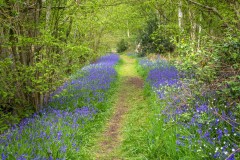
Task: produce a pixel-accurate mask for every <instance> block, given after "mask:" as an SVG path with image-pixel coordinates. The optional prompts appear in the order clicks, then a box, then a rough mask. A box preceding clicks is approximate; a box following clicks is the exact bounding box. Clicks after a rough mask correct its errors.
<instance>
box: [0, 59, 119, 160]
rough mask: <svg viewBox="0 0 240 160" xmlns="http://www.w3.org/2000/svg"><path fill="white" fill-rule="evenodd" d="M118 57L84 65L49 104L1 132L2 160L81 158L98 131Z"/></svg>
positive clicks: (114, 76) (0, 148)
mask: <svg viewBox="0 0 240 160" xmlns="http://www.w3.org/2000/svg"><path fill="white" fill-rule="evenodd" d="M118 59H119V57H118V55H115V54H112V55H107V56H104V57H101V58H100V59H99V60H98V61H97V62H96V63H95V64H91V65H88V66H85V67H84V68H83V69H81V70H79V71H78V72H77V74H74V75H73V77H72V78H71V80H69V82H67V83H65V85H64V86H62V87H61V88H60V89H59V90H58V91H57V92H59V93H58V94H56V95H54V97H53V98H52V100H51V102H50V103H49V105H48V107H46V108H45V109H43V110H41V111H40V112H38V113H35V114H33V115H32V116H31V117H29V118H26V119H23V120H22V121H21V123H20V124H18V125H15V126H13V127H12V128H11V129H10V130H8V131H6V132H5V133H4V134H3V135H1V137H0V142H1V143H0V155H1V158H2V160H6V159H9V160H10V159H78V158H79V157H82V158H84V154H86V153H84V149H83V148H84V147H86V146H85V145H86V144H87V143H88V141H89V136H90V134H93V133H95V131H93V130H99V128H98V125H99V124H98V123H101V121H100V122H98V121H97V119H98V117H99V116H100V115H104V116H106V115H105V114H104V112H103V111H106V110H108V108H107V107H108V105H107V102H108V100H109V97H110V95H109V94H107V93H108V91H109V89H110V86H112V85H111V84H112V83H114V81H115V80H116V78H117V77H116V76H117V74H116V71H115V69H114V65H115V64H116V63H117V62H118ZM91 127H92V128H91ZM94 128H95V129H94Z"/></svg>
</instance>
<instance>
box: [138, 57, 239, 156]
mask: <svg viewBox="0 0 240 160" xmlns="http://www.w3.org/2000/svg"><path fill="white" fill-rule="evenodd" d="M139 64H140V66H141V69H142V70H144V71H145V76H146V81H147V82H148V83H147V84H149V85H150V86H151V90H152V91H153V92H155V93H156V94H155V96H157V103H158V105H156V106H157V107H159V108H160V110H158V111H159V112H160V113H156V115H158V118H157V119H156V120H159V117H160V119H161V118H162V121H163V123H164V125H163V126H168V127H169V126H171V127H173V125H172V124H174V126H176V130H175V133H174V135H175V141H174V142H173V143H175V145H172V146H175V149H176V153H177V154H176V155H181V153H184V152H185V151H186V150H187V151H188V153H191V152H192V153H195V158H196V159H226V160H235V159H240V155H239V152H240V149H239V142H240V137H239V136H240V132H239V130H240V128H239V124H240V122H239V115H238V114H239V110H238V107H236V104H230V103H228V102H225V103H223V102H222V101H220V99H221V97H218V96H217V94H216V93H212V92H211V91H207V92H206V91H202V90H201V86H199V83H198V82H197V81H196V80H193V79H192V78H189V77H186V76H184V75H185V74H183V73H181V72H180V71H178V70H177V69H176V68H175V67H174V66H173V65H170V64H169V63H168V62H167V61H165V60H161V59H158V60H155V61H150V60H148V59H144V58H143V59H140V60H139ZM196 89H197V91H194V90H196ZM162 102H164V103H162ZM163 104H164V105H163ZM156 124H157V123H156ZM153 128H154V127H153ZM155 128H157V127H155ZM161 129H163V130H165V129H166V130H167V128H161ZM153 130H154V129H153ZM152 141H154V140H152ZM178 153H179V154H178ZM185 153H186V152H185ZM178 158H182V157H178ZM188 158H189V157H188ZM192 158H193V157H192Z"/></svg>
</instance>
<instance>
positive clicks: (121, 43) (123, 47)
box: [117, 39, 128, 53]
mask: <svg viewBox="0 0 240 160" xmlns="http://www.w3.org/2000/svg"><path fill="white" fill-rule="evenodd" d="M127 49H128V43H127V42H126V41H125V40H124V39H121V41H119V42H118V44H117V52H118V53H122V52H124V51H126V50H127Z"/></svg>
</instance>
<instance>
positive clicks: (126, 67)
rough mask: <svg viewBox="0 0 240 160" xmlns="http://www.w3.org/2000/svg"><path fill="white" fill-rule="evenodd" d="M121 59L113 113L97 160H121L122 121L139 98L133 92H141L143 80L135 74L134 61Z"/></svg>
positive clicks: (124, 57) (102, 139)
mask: <svg viewBox="0 0 240 160" xmlns="http://www.w3.org/2000/svg"><path fill="white" fill-rule="evenodd" d="M121 59H122V60H123V64H122V65H121V67H120V68H119V71H118V73H119V78H120V84H119V88H118V92H117V94H118V95H117V97H118V98H117V99H116V103H115V105H114V113H113V115H112V117H111V118H110V119H109V122H108V124H107V127H106V130H105V132H104V133H103V135H102V138H101V140H100V142H99V144H98V145H99V147H98V148H99V150H98V151H97V153H96V156H95V157H96V158H95V159H97V160H117V159H122V158H120V157H121V156H119V153H117V152H118V151H119V150H118V148H119V146H120V145H121V142H122V132H123V131H122V129H123V125H124V123H125V122H124V119H126V115H127V113H128V112H129V110H130V109H131V106H132V104H131V103H134V101H135V100H137V99H138V98H139V97H137V96H139V95H138V94H134V92H137V91H138V90H143V80H142V79H141V78H140V77H139V76H138V74H137V71H136V68H135V60H134V59H133V58H130V57H127V56H121ZM140 98H141V97H140Z"/></svg>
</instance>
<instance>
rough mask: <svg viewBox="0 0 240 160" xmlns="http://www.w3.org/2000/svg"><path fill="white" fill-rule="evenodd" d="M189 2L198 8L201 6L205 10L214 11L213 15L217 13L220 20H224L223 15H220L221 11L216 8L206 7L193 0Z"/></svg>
mask: <svg viewBox="0 0 240 160" xmlns="http://www.w3.org/2000/svg"><path fill="white" fill-rule="evenodd" d="M187 1H188V2H190V3H192V4H195V5H197V6H200V7H202V8H205V9H207V10H209V11H212V12H213V13H215V14H216V15H217V16H218V17H219V18H220V19H223V17H222V15H221V14H220V13H219V11H218V10H217V9H216V8H215V7H209V6H205V5H203V4H201V3H198V2H195V1H192V0H187Z"/></svg>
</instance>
